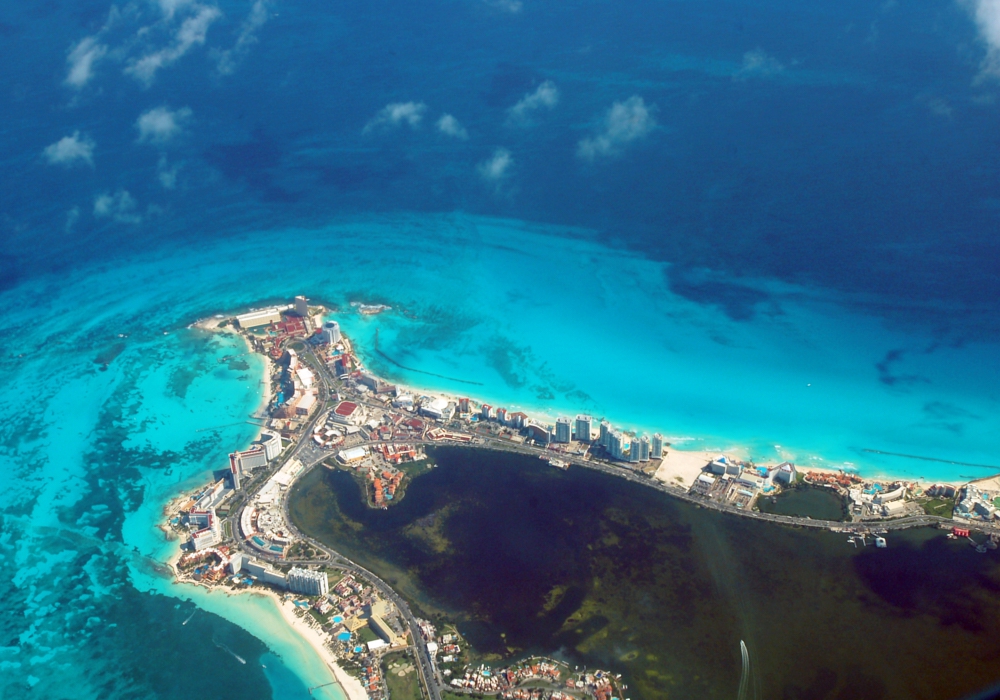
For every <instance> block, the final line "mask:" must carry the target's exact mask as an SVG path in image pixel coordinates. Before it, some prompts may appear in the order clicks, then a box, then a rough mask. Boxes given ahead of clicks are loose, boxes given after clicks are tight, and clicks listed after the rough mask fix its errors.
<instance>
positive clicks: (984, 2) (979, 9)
mask: <svg viewBox="0 0 1000 700" xmlns="http://www.w3.org/2000/svg"><path fill="white" fill-rule="evenodd" d="M972 4H973V7H974V10H975V11H974V14H975V17H976V24H977V25H978V26H979V34H980V37H981V38H982V40H983V41H984V42H985V43H986V56H985V58H983V63H982V75H981V76H980V77H985V76H992V77H1000V0H973V3H972Z"/></svg>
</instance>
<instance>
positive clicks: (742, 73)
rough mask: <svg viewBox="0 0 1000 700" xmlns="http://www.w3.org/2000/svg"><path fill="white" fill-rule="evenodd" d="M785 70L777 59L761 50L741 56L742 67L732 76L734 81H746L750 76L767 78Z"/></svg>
mask: <svg viewBox="0 0 1000 700" xmlns="http://www.w3.org/2000/svg"><path fill="white" fill-rule="evenodd" d="M784 70H785V67H784V66H783V65H781V63H780V62H779V61H778V59H776V58H774V57H773V56H768V55H767V54H766V53H765V52H764V50H763V49H754V50H753V51H747V52H746V53H745V54H743V65H742V66H741V67H740V69H739V70H738V71H737V72H736V75H734V76H733V78H734V79H737V80H738V79H746V78H749V77H751V76H760V77H763V78H768V77H770V76H772V75H777V74H778V73H781V72H783V71H784Z"/></svg>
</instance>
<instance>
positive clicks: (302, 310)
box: [295, 296, 309, 318]
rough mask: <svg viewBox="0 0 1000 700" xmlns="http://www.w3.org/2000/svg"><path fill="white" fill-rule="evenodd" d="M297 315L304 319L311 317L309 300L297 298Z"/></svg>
mask: <svg viewBox="0 0 1000 700" xmlns="http://www.w3.org/2000/svg"><path fill="white" fill-rule="evenodd" d="M295 313H297V314H298V315H299V316H301V317H302V318H308V317H309V300H308V299H306V298H305V297H302V296H299V297H295Z"/></svg>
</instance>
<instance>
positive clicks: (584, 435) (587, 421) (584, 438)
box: [576, 414, 594, 442]
mask: <svg viewBox="0 0 1000 700" xmlns="http://www.w3.org/2000/svg"><path fill="white" fill-rule="evenodd" d="M593 422H594V421H593V419H592V418H591V417H590V416H586V415H583V414H580V415H579V416H577V417H576V439H577V440H579V441H580V442H590V426H591V423H593Z"/></svg>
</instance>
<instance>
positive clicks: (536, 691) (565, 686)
mask: <svg viewBox="0 0 1000 700" xmlns="http://www.w3.org/2000/svg"><path fill="white" fill-rule="evenodd" d="M449 685H451V687H453V688H456V689H458V690H461V691H464V692H467V693H476V694H480V695H499V696H500V697H501V698H504V699H505V700H571V699H573V700H576V699H578V698H580V697H581V696H583V697H588V698H594V700H612V698H616V697H621V691H622V689H623V686H621V685H620V677H619V676H614V675H612V674H610V673H608V672H606V671H599V670H598V671H571V670H570V669H569V665H568V664H566V663H564V662H558V661H553V660H551V659H539V658H529V659H526V660H525V661H522V662H520V663H518V664H515V665H513V666H510V667H507V668H501V669H492V668H490V667H489V666H487V665H485V664H482V665H479V666H477V667H469V668H467V669H466V670H465V671H464V672H463V673H462V674H461V675H460V676H456V677H455V678H452V679H451V681H450V683H449Z"/></svg>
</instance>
